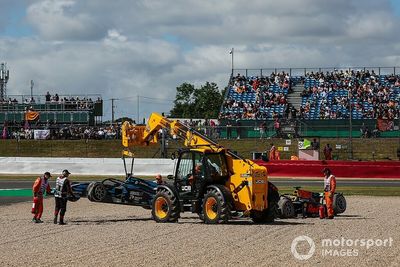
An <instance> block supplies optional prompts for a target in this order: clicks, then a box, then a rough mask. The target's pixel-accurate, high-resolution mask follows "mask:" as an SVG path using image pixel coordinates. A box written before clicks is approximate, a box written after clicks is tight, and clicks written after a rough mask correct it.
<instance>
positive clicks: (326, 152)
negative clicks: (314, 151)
mask: <svg viewBox="0 0 400 267" xmlns="http://www.w3.org/2000/svg"><path fill="white" fill-rule="evenodd" d="M324 156H325V160H332V148H331V147H330V146H329V144H326V146H325V147H324Z"/></svg>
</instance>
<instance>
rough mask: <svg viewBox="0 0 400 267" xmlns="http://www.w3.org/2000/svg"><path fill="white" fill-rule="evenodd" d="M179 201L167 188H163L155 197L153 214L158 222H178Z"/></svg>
mask: <svg viewBox="0 0 400 267" xmlns="http://www.w3.org/2000/svg"><path fill="white" fill-rule="evenodd" d="M179 213H180V212H179V201H178V199H177V198H176V196H175V195H174V194H173V193H172V192H170V191H169V190H166V189H161V190H159V191H158V192H157V194H156V196H155V197H154V201H153V205H152V210H151V214H152V216H153V219H154V220H155V221H156V222H158V223H166V222H177V221H178V218H179Z"/></svg>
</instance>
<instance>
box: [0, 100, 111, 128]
mask: <svg viewBox="0 0 400 267" xmlns="http://www.w3.org/2000/svg"><path fill="white" fill-rule="evenodd" d="M102 116H103V101H102V99H101V96H100V95H78V96H76V95H75V96H67V95H60V96H59V95H58V94H55V95H54V96H50V98H49V95H34V96H24V95H15V96H14V95H8V96H7V99H4V100H3V101H0V126H3V125H4V124H7V125H8V126H14V125H25V124H26V123H27V122H28V123H29V124H34V125H41V124H46V123H47V124H49V123H50V124H53V125H61V124H73V125H95V124H97V123H99V122H101V118H102Z"/></svg>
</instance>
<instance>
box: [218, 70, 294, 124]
mask: <svg viewBox="0 0 400 267" xmlns="http://www.w3.org/2000/svg"><path fill="white" fill-rule="evenodd" d="M228 90H229V92H228V97H227V99H225V101H224V102H223V105H222V112H221V113H220V119H233V120H237V119H255V118H266V117H272V114H273V111H272V108H274V107H278V106H279V110H276V112H278V113H283V108H284V107H285V106H286V104H287V93H288V92H289V90H290V76H289V74H288V73H285V72H279V73H276V74H275V73H272V74H271V75H270V76H262V77H258V76H256V77H254V76H252V77H246V76H244V75H240V74H237V75H236V76H235V77H233V79H232V81H231V85H230V87H229V88H228ZM264 108H267V109H271V111H270V112H265V110H264ZM274 111H275V110H274Z"/></svg>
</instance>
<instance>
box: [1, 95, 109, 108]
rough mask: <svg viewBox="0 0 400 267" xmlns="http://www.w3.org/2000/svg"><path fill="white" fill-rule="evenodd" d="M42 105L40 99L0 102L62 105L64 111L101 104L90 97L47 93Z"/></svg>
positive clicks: (99, 100) (9, 99)
mask: <svg viewBox="0 0 400 267" xmlns="http://www.w3.org/2000/svg"><path fill="white" fill-rule="evenodd" d="M44 100H45V101H44V103H43V102H42V100H41V99H40V97H38V96H36V98H35V97H30V98H23V99H22V102H21V103H20V102H19V101H18V100H17V99H16V98H11V97H10V98H8V100H7V99H5V100H3V101H0V104H8V105H12V106H15V105H17V104H25V105H34V104H59V105H63V106H64V109H65V110H90V109H93V108H94V104H95V103H99V102H101V101H102V100H101V98H100V97H98V98H97V99H95V100H92V98H90V97H86V96H76V97H74V96H59V95H58V94H57V93H56V94H53V95H51V94H50V92H47V93H46V95H45V96H44Z"/></svg>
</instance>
